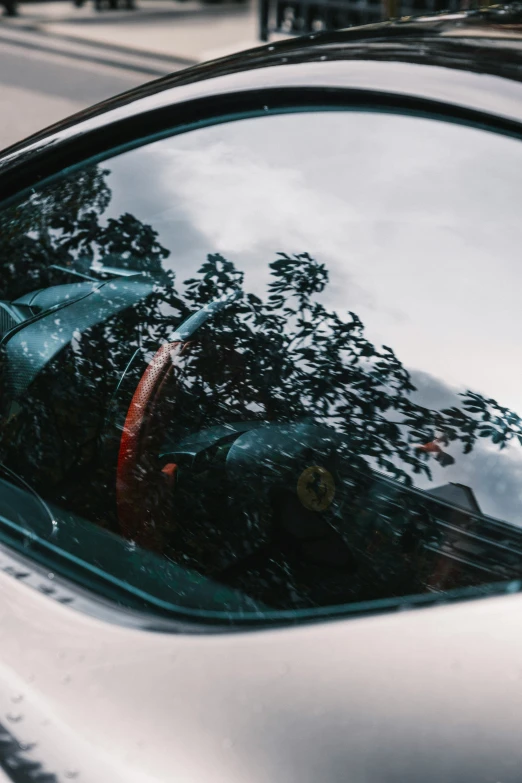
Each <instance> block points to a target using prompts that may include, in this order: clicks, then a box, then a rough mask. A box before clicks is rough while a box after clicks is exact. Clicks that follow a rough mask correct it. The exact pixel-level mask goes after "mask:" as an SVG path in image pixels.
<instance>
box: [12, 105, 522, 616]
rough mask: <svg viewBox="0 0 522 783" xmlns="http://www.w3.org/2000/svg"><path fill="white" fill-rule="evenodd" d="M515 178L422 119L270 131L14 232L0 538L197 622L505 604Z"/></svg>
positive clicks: (63, 195)
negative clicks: (453, 602) (486, 593)
mask: <svg viewBox="0 0 522 783" xmlns="http://www.w3.org/2000/svg"><path fill="white" fill-rule="evenodd" d="M521 163H522V146H521V145H520V143H519V141H517V140H514V139H511V138H505V137H502V136H500V135H495V134H493V133H490V132H486V131H485V130H482V129H475V128H471V127H461V126H458V125H454V124H449V123H444V122H441V121H437V120H435V119H433V120H430V119H425V118H417V117H413V116H407V117H402V116H393V115H387V114H383V115H378V114H374V113H372V114H365V113H358V112H346V113H336V112H332V113H328V112H320V113H314V114H293V115H282V116H265V117H262V118H251V119H243V120H241V121H236V122H230V123H227V124H222V125H218V126H214V127H208V128H202V129H198V130H194V131H192V132H188V133H186V134H184V135H179V136H173V137H171V138H167V139H161V140H157V141H151V142H150V143H148V144H144V145H143V146H141V147H139V148H137V149H133V150H130V151H128V152H125V153H121V154H118V155H116V156H113V157H112V158H109V159H107V160H106V161H105V162H102V163H92V164H90V165H86V166H84V167H82V168H81V169H79V170H77V171H74V172H72V173H69V174H68V175H67V176H66V177H62V178H59V179H55V180H54V181H52V182H50V183H48V184H47V185H45V186H42V187H40V188H38V189H36V190H34V192H32V193H30V194H26V195H25V196H24V197H23V198H22V199H20V200H19V202H18V203H16V204H14V205H11V206H7V207H5V208H4V209H3V210H2V211H1V212H0V261H1V263H2V274H1V288H2V290H1V292H0V297H1V300H2V301H1V302H0V329H1V332H2V345H1V349H2V375H1V404H2V429H1V435H0V452H1V453H0V457H1V461H2V464H3V468H2V471H3V472H2V475H1V477H0V478H1V482H2V484H1V493H0V514H1V516H2V519H3V520H4V524H3V528H2V535H3V536H4V538H5V539H7V540H9V542H10V543H11V544H18V545H22V544H24V543H25V544H26V545H27V544H29V545H30V546H31V547H32V551H33V553H34V556H35V557H36V556H38V557H41V558H48V559H49V561H50V562H51V561H52V562H55V564H57V565H55V567H57V568H60V567H61V568H63V569H67V571H68V573H69V574H72V575H73V577H74V578H77V579H80V580H83V581H85V580H89V581H90V583H94V582H96V586H97V589H102V590H103V591H105V592H111V594H114V595H117V597H118V598H119V600H121V601H123V602H125V603H129V604H132V605H136V604H138V605H141V604H146V605H148V606H156V607H158V608H162V609H169V608H172V609H175V608H178V609H180V610H186V611H191V612H196V613H204V614H205V613H206V614H207V616H211V615H212V614H213V613H214V615H215V616H218V615H219V614H220V613H222V614H224V615H227V616H229V617H234V616H240V615H241V614H243V615H244V614H245V613H252V612H253V613H254V614H256V613H257V615H258V616H272V613H277V612H287V611H289V612H291V613H294V614H295V615H296V616H297V615H298V614H299V613H301V614H306V613H307V612H310V611H312V612H314V611H333V609H334V608H335V607H343V610H345V609H349V608H350V607H355V606H358V605H360V604H361V603H363V604H364V602H375V601H378V602H383V601H384V604H382V605H385V604H386V602H388V603H389V602H390V601H395V600H398V601H401V600H404V598H405V597H406V596H412V595H426V596H429V595H433V594H440V593H441V592H442V593H447V592H450V591H454V590H460V589H463V588H464V589H467V588H477V587H480V586H484V585H488V584H493V583H499V582H506V581H509V580H513V579H516V578H518V577H519V575H520V557H521V554H522V535H521V533H520V524H521V515H520V505H521V504H520V493H521V484H520V480H519V479H520V475H521V472H522V460H521V442H522V428H521V420H520V418H519V416H518V413H517V411H518V410H519V409H520V378H521V375H520V368H519V365H518V348H519V344H520V332H521V326H522V321H521V318H520V314H519V310H520V308H519V304H518V296H519V290H520V282H521V281H520V277H521V276H522V272H521V271H520V269H521V267H520V264H519V263H518V262H519V258H518V256H519V241H518V230H517V229H518V208H519V205H520V203H521V196H522V183H521V181H520V177H519V176H518V172H519V171H520V164H521ZM364 605H366V604H364Z"/></svg>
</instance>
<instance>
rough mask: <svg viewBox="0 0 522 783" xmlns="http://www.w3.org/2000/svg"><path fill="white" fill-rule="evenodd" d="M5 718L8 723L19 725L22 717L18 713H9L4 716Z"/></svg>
mask: <svg viewBox="0 0 522 783" xmlns="http://www.w3.org/2000/svg"><path fill="white" fill-rule="evenodd" d="M6 717H7V720H8V721H9V722H10V723H20V721H21V720H22V719H23V715H22V714H21V713H19V712H17V713H16V714H15V713H13V712H9V713H8V714H7V715H6Z"/></svg>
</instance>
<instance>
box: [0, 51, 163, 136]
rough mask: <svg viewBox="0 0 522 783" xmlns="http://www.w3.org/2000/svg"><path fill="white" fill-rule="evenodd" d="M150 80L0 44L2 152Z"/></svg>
mask: <svg viewBox="0 0 522 783" xmlns="http://www.w3.org/2000/svg"><path fill="white" fill-rule="evenodd" d="M150 78H151V77H150V76H147V75H145V74H143V73H139V72H134V71H129V70H123V69H118V68H112V67H109V66H105V65H99V64H96V63H91V62H88V61H77V60H73V59H71V58H68V57H64V56H62V55H58V54H56V55H55V54H48V53H45V52H39V51H33V50H31V49H30V48H23V47H17V46H14V45H11V44H8V43H5V42H2V43H1V46H0V149H1V148H4V147H6V146H8V145H9V144H13V143H14V142H16V141H19V140H21V139H23V138H25V137H26V136H29V135H30V134H31V133H34V132H36V131H38V130H41V129H42V128H44V127H46V126H47V125H51V124H52V123H54V122H56V121H58V120H60V119H62V118H63V117H67V116H68V115H70V114H74V113H75V112H77V111H79V110H80V109H83V108H85V107H87V106H90V105H92V104H93V103H97V102H98V101H102V100H105V99H106V98H109V97H111V96H112V95H116V94H117V93H121V92H124V91H125V90H128V89H130V88H131V87H134V86H136V85H138V84H142V83H143V82H146V81H148V80H149V79H150Z"/></svg>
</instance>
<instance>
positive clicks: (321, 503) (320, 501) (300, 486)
mask: <svg viewBox="0 0 522 783" xmlns="http://www.w3.org/2000/svg"><path fill="white" fill-rule="evenodd" d="M334 495H335V482H334V480H333V476H332V474H331V473H330V472H329V471H328V470H326V468H321V467H320V466H319V465H311V466H310V467H309V468H305V469H304V470H303V472H302V473H301V475H300V476H299V479H298V480H297V497H298V498H299V500H300V501H301V503H302V504H303V506H304V507H305V508H307V509H309V511H326V509H327V508H328V506H329V505H330V504H331V502H332V500H333V499H334Z"/></svg>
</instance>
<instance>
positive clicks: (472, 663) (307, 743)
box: [0, 573, 522, 783]
mask: <svg viewBox="0 0 522 783" xmlns="http://www.w3.org/2000/svg"><path fill="white" fill-rule="evenodd" d="M0 596H1V597H0V626H1V628H2V655H1V657H2V669H1V683H2V685H1V691H2V693H3V697H2V699H1V703H2V707H3V711H4V715H3V716H2V722H4V723H5V724H6V725H7V726H9V722H8V721H7V720H6V715H5V712H6V710H8V711H11V712H12V710H13V707H14V708H15V709H16V710H17V711H18V713H19V715H20V716H21V717H20V719H19V721H18V722H17V723H16V724H14V725H13V726H12V728H13V731H14V732H15V731H16V732H18V733H21V732H23V733H24V736H23V739H24V741H35V738H36V741H37V742H38V748H39V752H40V753H41V755H40V756H39V760H40V761H43V762H44V763H45V764H48V765H49V768H51V767H53V771H54V772H55V773H57V772H60V770H61V774H62V775H65V772H66V771H67V770H66V769H65V768H67V769H69V770H71V769H74V770H76V771H78V772H79V774H80V775H81V778H80V779H81V780H82V781H84V780H85V781H89V782H90V781H93V782H94V781H96V782H97V783H105V782H106V783H113V781H120V780H121V781H128V782H129V783H131V781H136V783H138V781H139V782H140V783H141V781H143V783H145V781H147V782H148V781H158V783H159V781H161V783H165V782H166V781H180V782H181V781H182V782H183V783H185V782H186V783H193V782H194V783H195V782H196V781H205V783H225V782H226V783H232V782H233V781H252V783H264V782H265V781H267V783H268V781H284V782H285V783H286V781H288V782H289V783H290V781H292V783H293V782H294V781H300V783H303V782H304V783H317V781H319V780H320V781H325V783H326V781H328V783H341V782H342V783H345V781H353V782H354V783H358V781H361V783H363V781H372V783H374V782H375V783H379V781H382V782H383V783H384V782H386V783H405V782H406V781H412V783H413V781H420V780H422V781H423V783H440V782H441V781H446V780H447V781H450V780H451V781H502V783H511V781H513V783H518V781H519V780H520V768H521V764H522V750H521V745H520V740H519V736H518V730H517V727H518V726H519V725H520V721H521V720H522V698H521V696H522V627H521V625H520V623H518V622H516V620H515V621H514V618H516V616H517V614H518V613H519V612H520V611H521V610H522V598H521V597H520V596H507V597H501V598H490V599H483V600H477V601H474V602H471V603H463V604H458V605H451V606H444V607H442V606H441V607H434V608H427V609H420V610H412V611H408V612H402V613H399V614H395V615H385V616H380V617H378V616H376V617H368V618H364V619H347V620H344V621H335V622H327V623H323V624H313V625H308V626H304V627H297V628H288V629H284V630H270V631H261V632H260V631H257V632H250V633H229V634H222V635H214V634H209V635H190V634H189V635H174V634H168V633H157V632H156V633H155V632H146V631H139V630H133V629H128V628H122V627H119V626H117V625H111V624H109V623H105V622H103V621H99V620H96V619H93V618H92V617H89V616H87V615H84V614H81V613H78V612H76V611H75V610H73V609H71V608H68V607H64V606H60V605H59V604H57V603H55V602H53V601H51V600H49V598H47V597H46V596H44V595H41V594H39V593H38V592H37V591H35V590H33V589H31V588H30V587H27V586H25V585H24V584H22V583H20V582H17V581H16V580H14V579H13V578H11V577H9V576H8V575H6V574H3V573H2V574H0ZM8 695H9V698H7V699H6V697H7V696H8ZM17 696H22V699H21V700H20V701H19V703H17V704H13V703H12V698H16V697H17ZM10 699H11V703H10ZM31 737H32V738H33V739H32V740H31ZM59 779H60V780H62V777H60V778H59ZM66 779H67V778H65V777H63V780H66Z"/></svg>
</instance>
